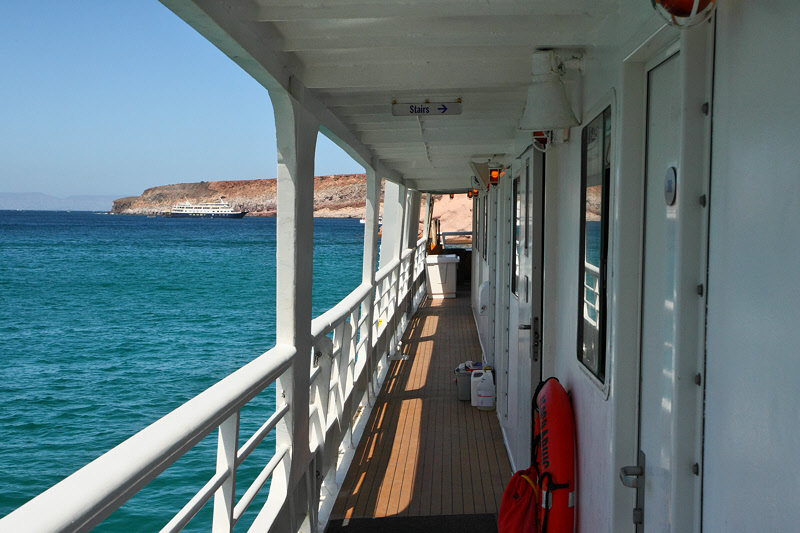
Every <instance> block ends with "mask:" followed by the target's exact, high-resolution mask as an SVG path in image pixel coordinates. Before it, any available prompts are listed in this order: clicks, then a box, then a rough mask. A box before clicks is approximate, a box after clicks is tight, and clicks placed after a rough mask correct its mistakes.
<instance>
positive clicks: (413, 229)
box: [405, 191, 422, 248]
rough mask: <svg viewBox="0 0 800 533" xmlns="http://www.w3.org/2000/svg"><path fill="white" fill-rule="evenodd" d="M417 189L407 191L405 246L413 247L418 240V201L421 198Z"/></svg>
mask: <svg viewBox="0 0 800 533" xmlns="http://www.w3.org/2000/svg"><path fill="white" fill-rule="evenodd" d="M421 196H422V195H421V193H420V192H419V191H409V194H408V216H407V217H406V220H407V222H408V223H407V224H406V228H407V230H406V245H405V248H415V247H416V246H417V240H419V203H420V200H421Z"/></svg>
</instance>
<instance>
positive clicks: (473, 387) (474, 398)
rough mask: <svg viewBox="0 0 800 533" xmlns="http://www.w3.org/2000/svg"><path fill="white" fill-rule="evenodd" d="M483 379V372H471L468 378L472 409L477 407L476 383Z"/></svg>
mask: <svg viewBox="0 0 800 533" xmlns="http://www.w3.org/2000/svg"><path fill="white" fill-rule="evenodd" d="M482 377H483V370H473V371H472V377H471V378H470V382H469V384H470V389H471V392H472V398H471V399H472V402H471V403H472V407H478V382H479V381H480V380H481V378H482Z"/></svg>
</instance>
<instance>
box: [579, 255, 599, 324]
mask: <svg viewBox="0 0 800 533" xmlns="http://www.w3.org/2000/svg"><path fill="white" fill-rule="evenodd" d="M584 272H585V274H584V276H585V278H584V281H583V288H584V292H583V318H584V320H586V321H587V322H588V323H589V324H591V325H592V326H594V327H595V328H596V327H597V307H598V305H599V299H600V269H599V268H598V267H596V266H594V265H593V264H591V263H589V262H585V263H584Z"/></svg>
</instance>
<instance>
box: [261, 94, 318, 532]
mask: <svg viewBox="0 0 800 533" xmlns="http://www.w3.org/2000/svg"><path fill="white" fill-rule="evenodd" d="M270 96H271V99H272V105H273V109H274V111H275V127H276V137H277V144H278V173H277V177H278V216H277V262H276V266H277V273H276V275H277V279H276V304H277V312H276V320H275V331H276V339H275V340H276V344H278V345H291V346H295V347H296V349H297V354H296V355H295V357H294V362H293V363H292V366H291V368H290V369H289V370H288V371H287V372H286V373H285V374H284V375H283V376H282V377H281V378H279V379H278V381H277V383H276V387H275V393H276V396H277V397H276V404H277V405H280V404H282V403H284V402H285V403H288V404H289V406H290V411H289V412H288V413H287V415H286V416H285V417H284V418H283V420H282V421H281V423H280V424H279V425H278V426H277V428H276V446H277V448H280V447H281V446H285V445H288V446H290V452H289V454H290V455H289V456H290V459H289V464H285V465H284V467H283V468H280V467H279V468H278V469H276V471H275V474H274V475H273V479H272V484H273V489H272V490H273V491H275V488H276V487H275V484H276V483H277V484H282V486H281V488H279V490H277V491H275V492H276V497H275V500H278V499H279V498H280V493H281V492H284V491H285V494H286V501H285V502H280V501H276V502H275V503H276V504H279V505H280V506H281V508H280V509H274V508H271V505H269V502H268V505H267V506H266V507H265V508H264V512H262V513H260V514H259V516H258V518H257V519H256V522H255V523H254V524H253V529H254V530H265V528H264V527H262V524H264V525H265V524H266V523H268V516H269V515H272V516H276V517H277V518H276V520H275V522H274V524H273V527H272V530H273V531H296V530H297V529H298V527H299V524H300V523H301V522H302V520H303V518H304V517H305V516H306V515H307V514H308V513H309V509H310V506H312V505H314V506H316V505H318V502H316V501H311V500H312V499H313V495H312V494H307V492H308V491H307V490H306V489H307V487H308V486H309V483H308V480H303V476H305V475H309V474H308V465H309V461H310V460H311V457H310V451H309V447H308V442H309V420H308V419H309V377H310V371H311V348H312V338H311V284H312V277H313V276H312V271H313V268H312V259H313V247H314V152H315V149H316V142H317V134H318V132H319V123H318V122H317V120H316V119H315V118H314V117H313V116H312V115H311V113H309V112H308V111H307V110H306V109H305V108H303V106H302V103H301V102H299V101H298V100H297V99H295V98H294V97H293V96H292V95H289V94H287V93H284V92H278V91H275V92H271V93H270ZM270 495H271V496H272V491H271V493H270ZM262 514H266V516H264V517H262V516H261V515H262ZM262 518H263V522H262Z"/></svg>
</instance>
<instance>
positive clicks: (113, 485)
mask: <svg viewBox="0 0 800 533" xmlns="http://www.w3.org/2000/svg"><path fill="white" fill-rule="evenodd" d="M295 353H296V350H295V348H294V347H292V346H287V345H278V346H275V347H274V348H272V349H271V350H269V351H268V352H266V353H264V354H263V355H261V356H260V357H258V358H257V359H255V360H254V361H252V362H250V363H249V364H247V365H245V366H244V367H242V368H240V369H239V370H237V371H236V372H234V373H233V374H231V375H230V376H228V377H226V378H225V379H223V380H222V381H220V382H218V383H216V384H215V385H213V386H211V387H210V388H208V389H207V390H206V391H204V392H202V393H200V394H199V395H197V396H195V397H194V398H192V399H191V400H189V401H188V402H186V403H185V404H183V405H181V406H180V407H178V408H177V409H175V410H174V411H172V412H171V413H169V414H167V415H166V416H164V417H163V418H161V419H159V420H158V421H156V422H154V423H153V424H151V425H149V426H147V427H146V428H144V429H143V430H141V431H140V432H139V433H137V434H135V435H134V436H132V437H130V438H129V439H127V440H126V441H124V442H123V443H121V444H119V445H118V446H116V447H115V448H113V449H111V450H110V451H108V452H107V453H105V454H103V455H101V456H100V457H98V458H97V459H95V460H94V461H92V462H91V463H89V464H88V465H86V466H84V467H83V468H81V469H80V470H78V471H77V472H75V473H74V474H72V475H71V476H69V477H68V478H66V479H64V480H62V481H61V482H59V483H58V484H56V485H54V486H53V487H51V488H50V489H48V490H46V491H45V492H43V493H42V494H40V495H39V496H37V497H36V498H34V499H32V500H31V501H29V502H28V503H26V504H25V505H23V506H22V507H20V508H19V509H17V510H16V511H14V512H12V513H11V514H9V515H8V516H6V517H5V518H3V519H2V520H0V531H37V532H47V531H65V530H67V531H88V530H90V529H91V528H92V527H94V526H96V525H97V524H99V523H100V522H101V521H102V520H103V519H104V518H106V517H107V516H108V515H110V514H111V513H112V512H114V511H115V510H116V509H117V508H118V507H120V506H121V505H122V504H123V503H125V502H126V501H127V500H128V499H129V498H130V497H131V496H133V495H134V494H136V492H138V491H139V490H141V489H142V487H144V486H145V485H147V484H148V483H149V482H150V481H152V480H153V479H155V477H156V476H158V475H159V474H160V473H161V472H163V471H164V470H165V469H166V468H167V467H168V466H170V465H171V464H172V463H174V462H175V461H176V460H178V459H179V458H180V457H181V456H182V455H183V454H184V453H186V452H187V451H188V450H189V449H191V448H192V447H193V446H194V445H195V444H197V443H198V442H200V441H201V440H202V439H203V438H204V437H205V436H206V435H208V434H209V433H211V432H212V431H213V430H214V429H216V428H217V427H218V426H219V425H220V424H221V423H222V422H223V421H225V420H226V419H227V418H228V417H230V416H231V415H232V414H233V413H235V412H237V411H238V410H239V409H241V407H242V406H243V405H244V404H246V403H247V402H248V401H250V400H251V399H252V398H253V397H255V396H256V395H257V394H258V393H259V392H261V391H262V390H263V389H264V388H266V387H267V386H268V385H269V384H271V383H272V382H273V381H275V380H276V379H277V378H278V377H279V376H280V375H281V374H282V373H283V372H284V371H285V370H286V369H287V368H289V366H290V365H291V362H292V359H293V358H294V355H295Z"/></svg>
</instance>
